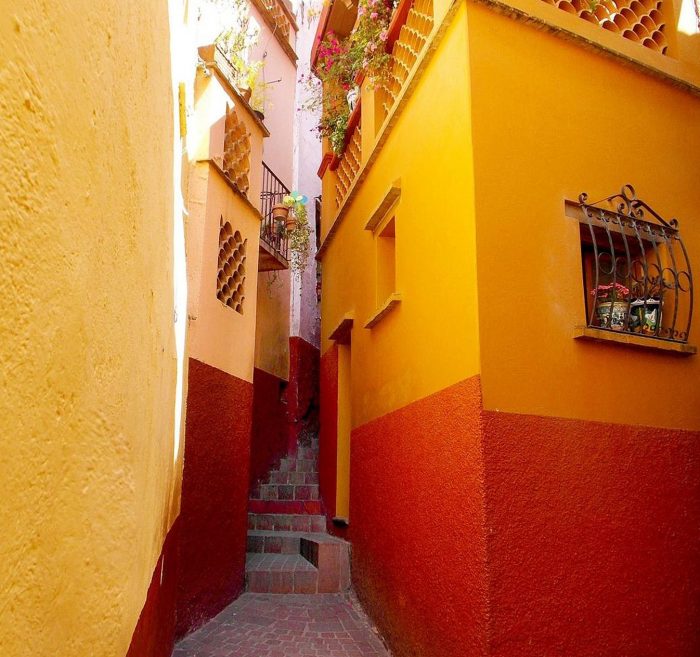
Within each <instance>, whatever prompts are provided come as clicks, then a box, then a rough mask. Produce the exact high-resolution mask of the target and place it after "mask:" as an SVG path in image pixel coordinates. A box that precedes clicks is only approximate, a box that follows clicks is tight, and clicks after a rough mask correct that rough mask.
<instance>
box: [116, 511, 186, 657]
mask: <svg viewBox="0 0 700 657" xmlns="http://www.w3.org/2000/svg"><path fill="white" fill-rule="evenodd" d="M178 528H179V519H178V520H176V521H175V524H174V525H173V526H172V527H171V529H170V532H168V536H167V537H166V539H165V543H164V544H163V551H162V552H161V555H160V558H159V559H158V563H157V564H156V567H155V569H154V570H153V577H152V579H151V584H150V586H149V588H148V594H147V596H146V603H145V604H144V606H143V609H142V611H141V616H140V617H139V620H138V623H137V625H136V629H135V630H134V634H133V636H132V638H131V645H130V646H129V652H127V654H126V657H170V654H171V653H172V650H173V643H174V639H175V599H176V596H177V562H178V558H177V544H178Z"/></svg>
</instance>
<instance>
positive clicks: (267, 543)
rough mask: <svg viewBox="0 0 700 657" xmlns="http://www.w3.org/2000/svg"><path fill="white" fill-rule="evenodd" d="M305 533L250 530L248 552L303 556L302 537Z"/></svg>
mask: <svg viewBox="0 0 700 657" xmlns="http://www.w3.org/2000/svg"><path fill="white" fill-rule="evenodd" d="M304 535H305V533H304V532H282V531H264V530H262V529H249V530H248V548H247V550H246V552H257V553H260V554H301V537H302V536H304Z"/></svg>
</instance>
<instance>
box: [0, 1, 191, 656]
mask: <svg viewBox="0 0 700 657" xmlns="http://www.w3.org/2000/svg"><path fill="white" fill-rule="evenodd" d="M11 5H12V6H10V5H9V4H8V5H7V6H6V7H5V11H3V12H2V14H1V15H0V44H1V45H0V106H1V107H2V116H3V119H2V122H0V141H1V142H2V144H3V146H2V153H1V155H0V198H1V199H2V202H1V203H0V226H2V237H0V261H1V262H2V264H1V266H0V308H1V311H0V335H2V339H0V360H1V361H2V368H0V386H1V387H2V390H3V395H2V400H1V401H0V436H2V450H1V456H0V499H1V500H2V504H0V527H2V538H0V654H2V655H6V656H8V657H10V656H11V657H24V656H26V657H44V656H46V657H55V656H57V655H61V656H66V657H68V656H70V657H101V656H105V657H107V656H109V657H122V656H123V655H124V654H125V653H126V650H127V647H128V645H129V641H130V639H131V633H132V631H133V629H134V626H135V624H136V621H137V619H138V616H139V613H140V611H141V608H142V606H143V603H144V600H145V595H146V590H147V588H148V584H149V582H150V579H151V575H152V571H153V567H154V565H155V563H156V561H157V558H158V555H159V553H160V550H161V546H162V543H163V539H164V536H165V534H166V532H167V530H168V528H169V526H170V523H171V521H172V519H173V515H174V514H175V513H177V502H175V503H174V504H173V508H172V509H170V508H169V503H170V496H171V488H172V486H173V484H174V480H175V479H176V477H177V475H176V473H177V468H176V466H175V465H174V464H173V451H174V446H173V409H174V405H175V404H174V395H175V392H174V391H175V370H176V366H175V350H174V338H173V328H172V326H173V287H172V266H171V262H172V234H173V218H172V217H173V211H172V197H173V190H172V186H173V182H172V176H173V162H172V138H173V120H172V111H173V108H172V93H171V72H170V64H169V61H170V60H169V41H168V38H169V29H168V13H167V3H166V2H165V0H162V1H160V0H159V1H156V2H149V3H142V2H135V1H133V0H124V1H123V2H119V3H95V2H91V1H88V0H74V1H73V2H71V3H59V5H58V6H54V7H53V8H52V9H51V10H47V9H46V8H45V7H44V6H43V5H42V4H41V3H11Z"/></svg>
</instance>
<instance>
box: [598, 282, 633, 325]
mask: <svg viewBox="0 0 700 657" xmlns="http://www.w3.org/2000/svg"><path fill="white" fill-rule="evenodd" d="M591 296H592V297H594V299H595V302H596V308H595V310H596V316H597V318H598V324H599V326H600V327H601V328H606V329H612V330H613V331H622V330H624V328H625V324H626V322H627V313H628V312H629V308H630V302H629V296H630V291H629V288H627V287H625V286H624V285H622V283H610V285H598V287H596V288H594V289H592V290H591Z"/></svg>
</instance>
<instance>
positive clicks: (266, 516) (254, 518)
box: [248, 513, 326, 532]
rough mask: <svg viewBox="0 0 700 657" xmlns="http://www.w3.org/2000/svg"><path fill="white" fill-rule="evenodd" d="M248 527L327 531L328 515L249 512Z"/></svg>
mask: <svg viewBox="0 0 700 657" xmlns="http://www.w3.org/2000/svg"><path fill="white" fill-rule="evenodd" d="M248 529H252V530H262V531H281V532H290V531H294V532H325V531H326V517H325V516H322V515H294V514H289V513H249V514H248Z"/></svg>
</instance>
